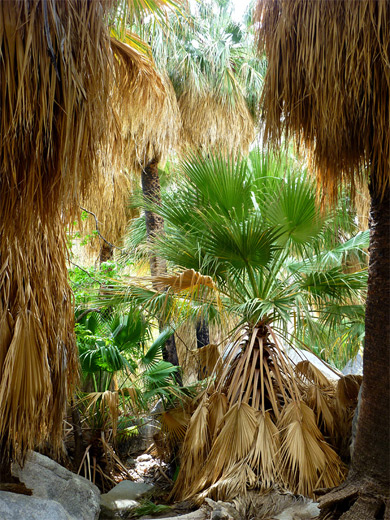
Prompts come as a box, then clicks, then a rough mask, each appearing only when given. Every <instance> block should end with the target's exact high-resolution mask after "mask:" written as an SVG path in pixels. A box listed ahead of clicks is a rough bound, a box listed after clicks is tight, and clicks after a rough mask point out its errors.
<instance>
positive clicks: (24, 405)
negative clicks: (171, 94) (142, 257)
mask: <svg viewBox="0 0 390 520" xmlns="http://www.w3.org/2000/svg"><path fill="white" fill-rule="evenodd" d="M110 5H111V2H109V1H107V2H102V1H99V0H96V1H94V2H79V1H77V0H68V1H67V2H57V1H55V0H47V1H45V2H39V1H33V2H32V1H29V0H21V1H20V2H2V3H1V4H0V92H1V96H0V98H1V101H0V113H1V117H0V135H1V136H2V138H1V140H0V157H1V160H0V185H1V197H0V255H1V257H0V258H1V260H0V309H1V313H2V314H1V316H0V322H1V323H3V324H4V323H5V322H4V315H7V323H8V326H9V331H8V329H7V331H6V333H5V334H3V335H2V346H1V352H2V353H1V356H2V358H3V367H2V374H1V380H0V395H1V401H0V436H2V437H3V439H2V440H3V441H5V442H8V443H10V444H11V446H12V448H13V450H14V451H15V452H16V455H17V456H19V455H20V456H21V457H23V455H24V454H25V453H26V450H27V449H29V448H34V447H35V446H36V445H37V443H38V442H39V441H40V440H43V439H44V438H48V437H50V440H51V442H52V444H53V447H54V449H59V447H60V445H61V434H62V418H63V411H64V406H65V402H66V395H67V392H68V390H70V389H71V388H72V386H73V384H74V381H75V379H76V378H77V368H76V367H77V360H76V359H77V355H76V346H75V338H74V332H73V319H74V317H73V316H74V313H73V297H72V294H71V291H70V288H69V285H68V279H67V269H66V263H65V258H66V247H65V237H64V231H63V229H64V227H65V225H66V224H67V223H68V221H69V220H70V219H71V218H72V217H73V215H74V211H75V207H77V205H78V200H79V197H80V193H86V192H87V190H88V187H89V185H90V183H91V181H92V180H93V179H94V176H95V172H96V169H97V165H98V162H99V161H98V159H97V157H98V155H102V154H105V153H107V152H108V151H109V149H110V146H109V140H110V139H111V133H110V131H111V130H112V129H113V120H112V118H111V115H112V114H111V112H110V104H109V103H107V98H108V95H109V91H110V81H109V80H108V75H109V71H110V63H111V51H110V45H109V38H108V32H107V28H106V25H105V16H104V15H105V13H106V11H107V8H108V7H110ZM26 425H28V426H26Z"/></svg>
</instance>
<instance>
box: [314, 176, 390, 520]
mask: <svg viewBox="0 0 390 520" xmlns="http://www.w3.org/2000/svg"><path fill="white" fill-rule="evenodd" d="M378 191H379V190H377V186H376V183H375V177H374V178H373V181H372V183H371V186H370V193H371V212H370V262H369V276H368V292H367V306H366V335H365V346H364V356H363V386H362V395H361V406H360V411H359V419H358V427H357V434H356V441H355V447H354V452H353V457H352V463H351V469H350V472H349V475H348V479H347V481H346V483H345V484H344V485H343V487H342V488H338V489H336V490H334V491H332V492H330V493H328V494H326V495H325V496H323V497H322V498H321V510H322V513H321V515H322V516H321V518H324V519H325V518H327V519H328V518H329V519H330V518H334V519H338V518H342V519H343V520H349V519H356V520H363V519H364V520H370V519H375V518H384V517H385V516H384V515H385V507H386V506H385V504H386V502H387V513H386V514H387V515H390V505H389V494H390V446H389V437H390V406H389V403H390V387H389V386H390V385H389V378H390V362H389V361H390V189H389V187H387V189H386V190H385V192H384V193H383V194H382V196H381V195H378V194H377V193H378ZM329 515H333V516H329ZM340 515H341V516H340Z"/></svg>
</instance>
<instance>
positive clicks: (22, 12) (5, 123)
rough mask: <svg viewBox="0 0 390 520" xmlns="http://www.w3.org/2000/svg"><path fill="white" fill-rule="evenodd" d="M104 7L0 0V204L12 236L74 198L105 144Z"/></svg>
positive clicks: (106, 58)
mask: <svg viewBox="0 0 390 520" xmlns="http://www.w3.org/2000/svg"><path fill="white" fill-rule="evenodd" d="M109 4H110V2H100V1H97V2H93V3H88V2H81V3H79V2H75V1H70V2H60V3H58V2H55V1H48V2H39V1H35V2H27V1H21V2H17V3H16V4H14V3H10V2H3V3H2V4H1V17H0V20H1V22H0V23H1V26H0V27H1V30H0V47H1V60H0V77H1V83H0V88H1V99H2V107H1V123H0V124H1V128H0V134H1V135H2V136H3V138H2V140H1V143H0V156H1V188H2V197H1V208H0V209H1V221H2V226H4V227H5V228H7V229H10V230H11V229H14V228H15V222H14V221H15V220H16V221H17V223H18V226H17V230H15V233H17V232H23V230H26V229H28V226H29V225H30V224H31V221H32V220H34V219H35V218H36V215H39V216H40V217H41V219H42V220H43V222H51V220H52V219H53V217H55V216H56V215H58V213H59V211H60V210H61V208H62V207H64V206H69V205H72V204H74V203H76V202H77V199H78V197H79V193H80V191H82V192H83V191H85V189H86V187H87V186H88V183H89V181H90V180H91V178H92V177H93V175H94V172H95V165H96V156H97V152H98V151H99V153H100V154H101V152H102V150H104V149H105V148H104V143H105V141H106V139H107V134H108V131H107V130H108V127H109V122H108V114H107V112H108V107H107V103H106V98H107V95H108V91H109V88H110V82H109V81H107V78H108V74H109V69H108V67H109V54H110V49H109V42H108V34H107V30H106V27H105V25H104V18H103V14H104V11H105V10H106V8H107V6H109ZM16 215H17V216H18V217H16ZM9 233H10V232H9ZM9 233H8V234H9Z"/></svg>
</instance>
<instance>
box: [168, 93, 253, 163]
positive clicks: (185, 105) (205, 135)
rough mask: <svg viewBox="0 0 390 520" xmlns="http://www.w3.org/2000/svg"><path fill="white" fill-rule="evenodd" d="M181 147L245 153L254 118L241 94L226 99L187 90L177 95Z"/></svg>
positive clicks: (251, 138)
mask: <svg viewBox="0 0 390 520" xmlns="http://www.w3.org/2000/svg"><path fill="white" fill-rule="evenodd" d="M178 102H179V107H180V113H181V117H182V121H183V148H184V149H186V148H187V147H189V148H194V149H197V150H203V151H208V150H225V151H227V152H228V153H237V152H242V153H244V154H247V153H248V151H249V146H250V145H251V144H252V142H253V140H254V138H255V122H254V120H253V117H252V115H251V113H250V111H249V109H248V107H247V105H246V102H245V99H244V97H243V96H240V95H237V99H234V100H232V101H231V102H230V103H229V102H226V100H224V99H223V98H222V99H221V98H218V96H217V95H216V94H213V93H209V94H207V93H205V92H198V91H196V90H191V89H189V90H187V91H186V92H184V93H183V94H182V95H181V96H180V97H179V101H178Z"/></svg>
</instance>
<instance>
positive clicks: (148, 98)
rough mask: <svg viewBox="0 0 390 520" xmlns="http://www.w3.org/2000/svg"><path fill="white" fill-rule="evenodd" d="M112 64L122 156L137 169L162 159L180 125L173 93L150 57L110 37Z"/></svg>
mask: <svg viewBox="0 0 390 520" xmlns="http://www.w3.org/2000/svg"><path fill="white" fill-rule="evenodd" d="M111 45H112V49H113V53H114V65H115V89H114V99H115V104H116V107H117V111H118V118H119V119H120V125H121V134H122V140H123V143H122V144H123V147H124V148H123V150H124V160H125V162H126V165H127V166H128V167H131V168H134V170H135V171H139V170H140V169H141V168H144V167H145V166H146V165H147V164H148V162H150V161H151V160H152V159H156V158H157V159H158V160H163V159H164V157H166V155H167V153H168V151H169V150H170V149H171V148H172V147H174V146H175V144H176V142H177V139H178V137H179V133H180V129H181V119H180V113H179V109H178V105H177V101H176V96H175V93H174V91H173V88H172V85H171V83H170V81H169V79H168V78H166V77H164V75H163V74H160V73H159V72H158V71H157V69H156V67H155V65H154V63H153V61H152V58H150V57H148V56H145V55H144V54H142V53H140V52H137V50H136V49H134V48H132V47H130V46H129V45H127V44H126V43H123V42H120V41H118V40H116V39H115V38H111Z"/></svg>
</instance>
